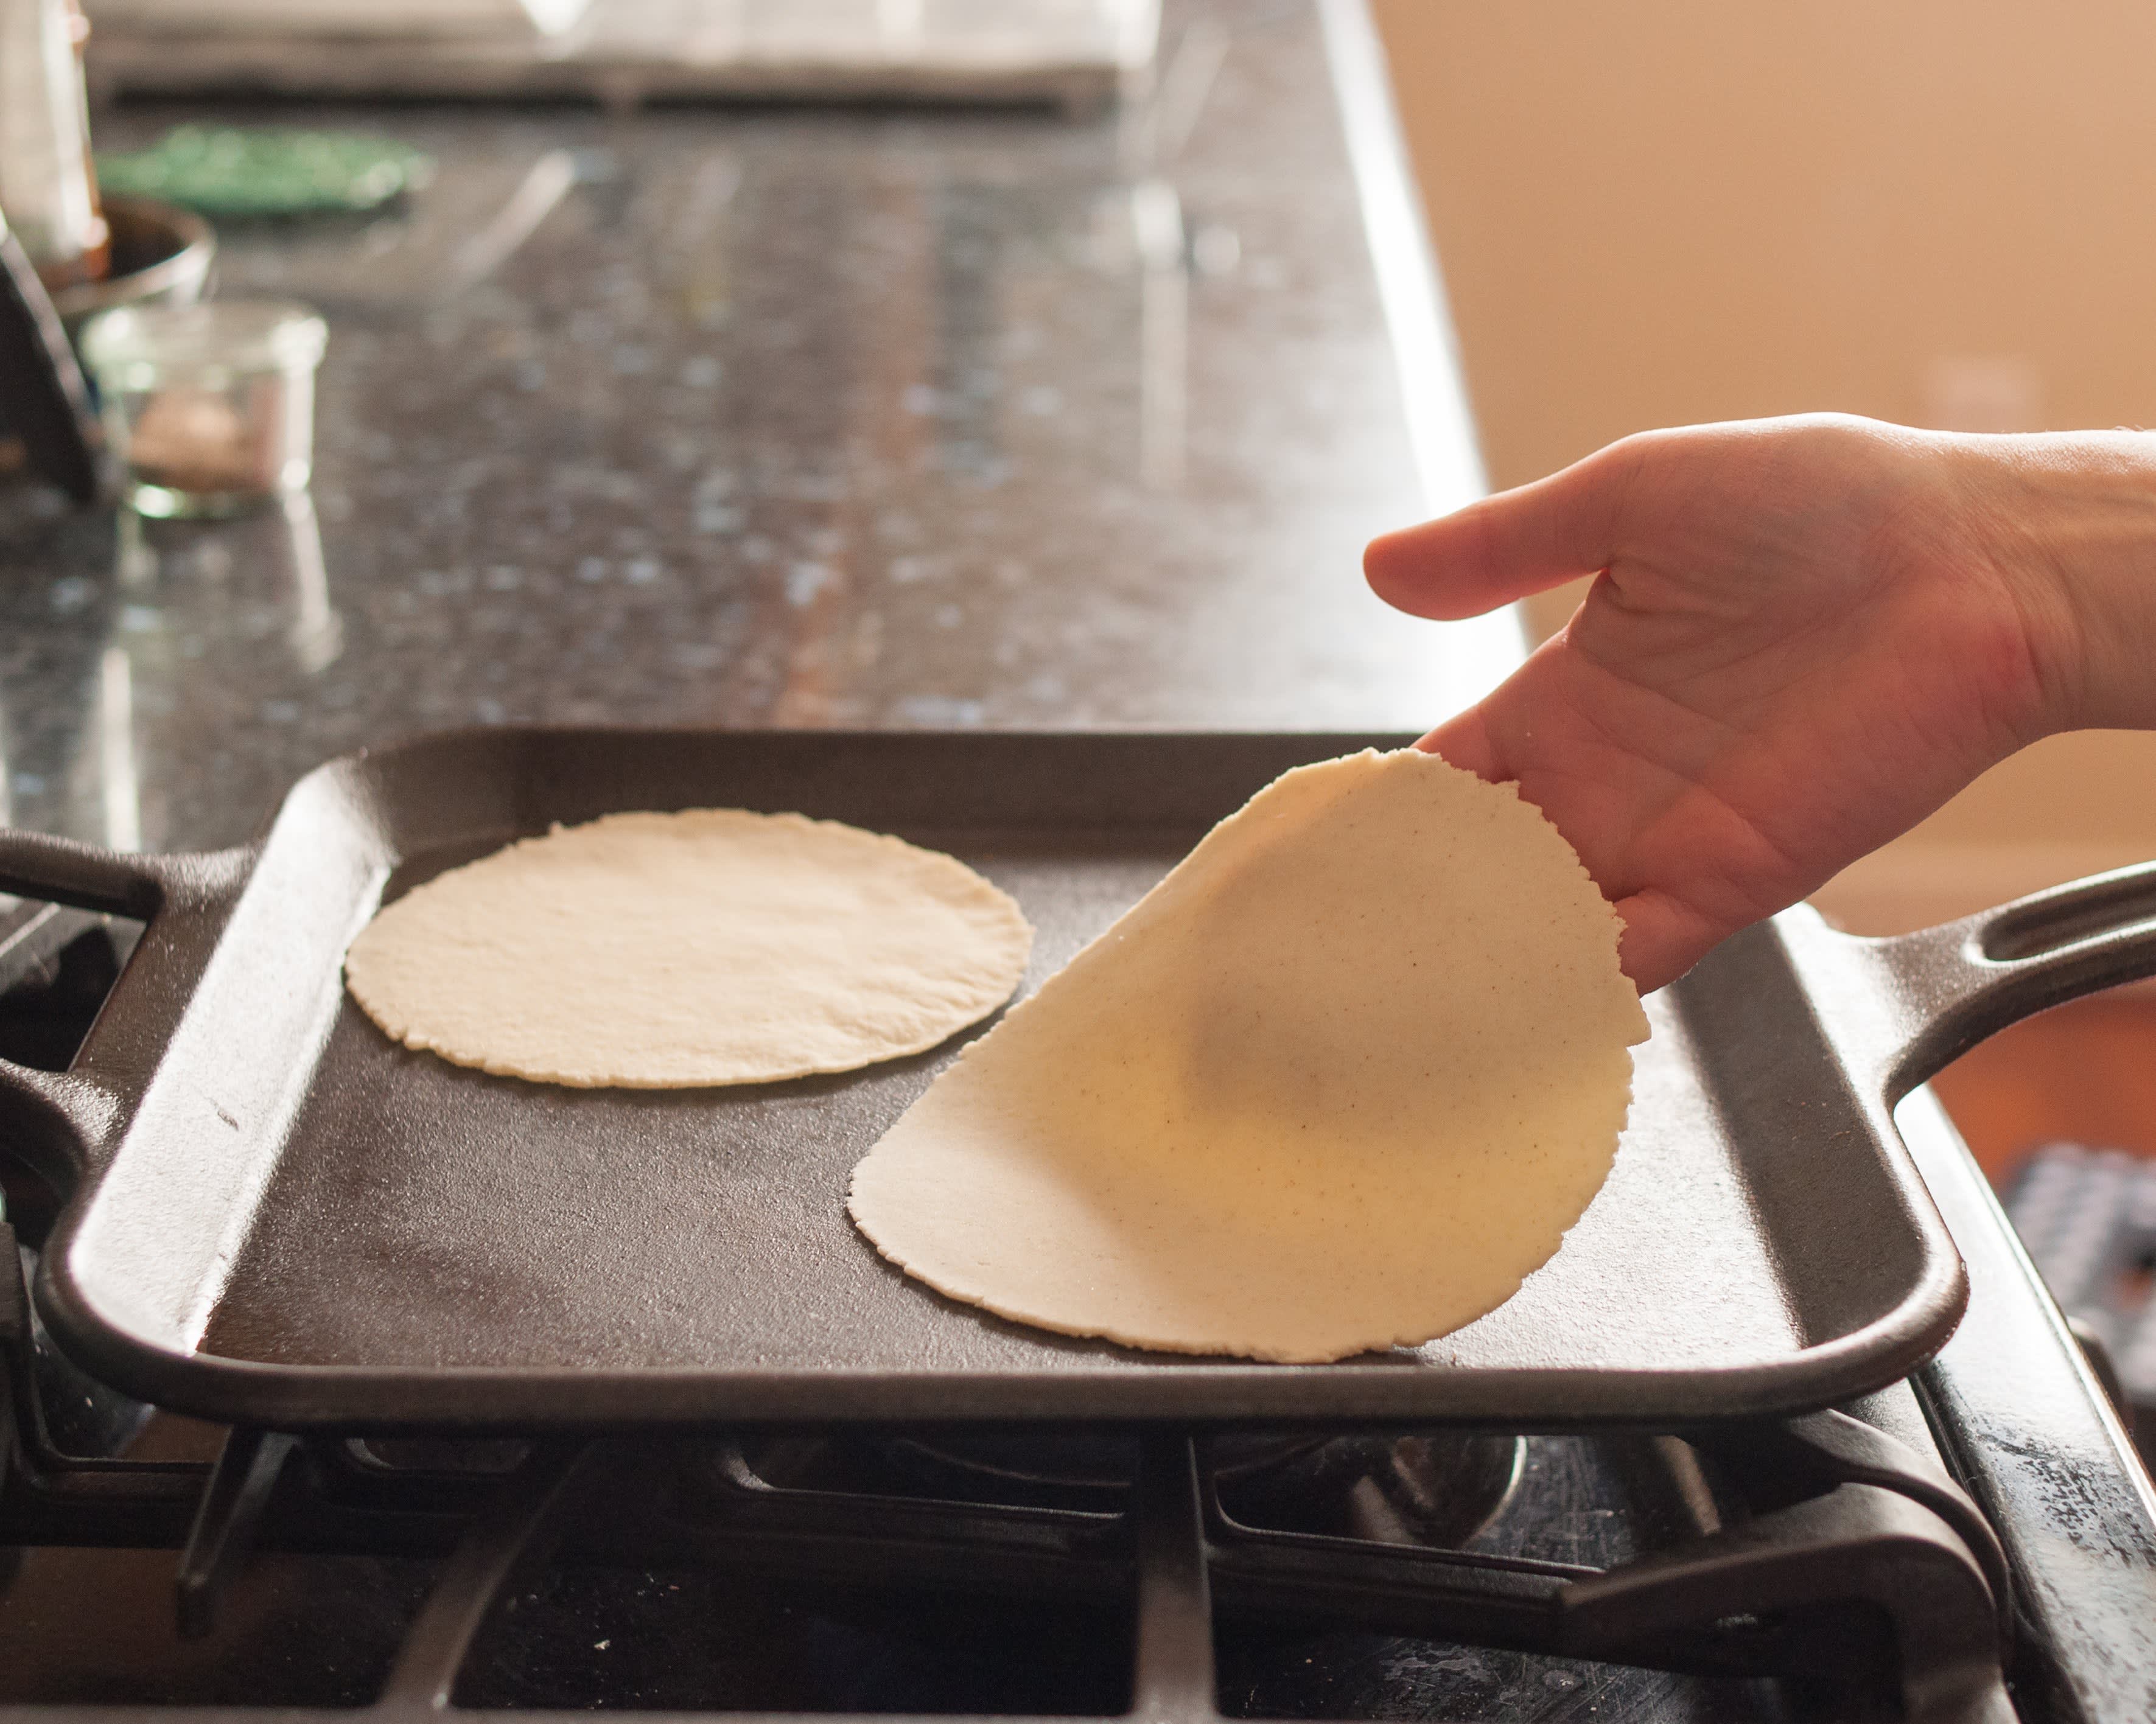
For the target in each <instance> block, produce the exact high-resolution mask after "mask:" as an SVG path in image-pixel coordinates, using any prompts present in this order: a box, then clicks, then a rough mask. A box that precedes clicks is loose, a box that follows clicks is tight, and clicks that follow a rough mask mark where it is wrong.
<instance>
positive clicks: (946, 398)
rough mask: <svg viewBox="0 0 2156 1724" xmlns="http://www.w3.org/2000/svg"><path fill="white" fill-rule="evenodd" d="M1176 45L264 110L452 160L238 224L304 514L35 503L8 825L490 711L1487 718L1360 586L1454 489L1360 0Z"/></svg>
mask: <svg viewBox="0 0 2156 1724" xmlns="http://www.w3.org/2000/svg"><path fill="white" fill-rule="evenodd" d="M1354 15H1355V16H1358V17H1359V13H1356V14H1354ZM1335 23H1336V26H1337V19H1336V21H1335ZM1163 55H1164V57H1165V61H1166V64H1165V69H1164V73H1163V78H1162V79H1161V80H1160V84H1159V90H1160V95H1158V98H1157V99H1156V100H1152V101H1149V102H1146V103H1142V104H1134V105H1131V106H1129V107H1127V108H1126V109H1125V110H1123V111H1122V112H1121V113H1119V114H1111V115H1106V116H1104V117H1101V118H1098V119H1092V120H1084V121H1072V120H1070V119H1067V118H1063V117H1058V116H1055V115H1049V114H1029V113H1019V112H1002V113H993V114H982V113H973V114H966V113H942V112H932V111H925V110H918V111H906V110H843V109H827V110H811V109H792V110H786V109H775V108H774V109H764V110H754V109H737V110H725V109H717V108H704V109H696V108H674V109H656V110H645V111H640V112H636V113H630V114H606V113H602V112H599V111H596V110H585V109H579V108H574V107H558V108H524V109H517V108H501V109H494V108H447V107H433V108H430V107H424V106H418V107H403V108H380V107H364V106H354V107H352V108H349V109H344V108H336V107H322V106H315V107H311V108H309V109H308V110H305V112H304V114H303V115H301V114H295V113H293V112H290V111H286V112H279V111H276V110H244V111H243V110H234V111H233V113H232V114H231V115H230V116H228V117H234V118H244V119H254V118H259V119H262V120H264V121H290V120H293V119H301V120H303V121H304V122H305V123H306V124H309V125H314V126H336V127H340V128H344V129H348V130H356V131H379V132H382V133H385V134H388V135H392V136H397V137H399V138H403V139H406V140H408V141H411V142H413V143H415V144H417V145H418V146H421V147H423V148H424V149H426V150H427V151H429V152H431V153H432V154H433V155H434V156H435V157H436V158H437V160H438V161H439V169H440V171H439V177H438V179H437V180H436V182H435V183H434V185H433V186H432V187H430V188H429V189H428V190H427V191H425V192H423V193H422V194H420V195H419V196H418V197H417V198H414V199H413V200H412V202H411V203H410V206H409V207H408V208H401V209H398V210H395V211H393V212H391V213H387V214H383V215H381V216H379V217H377V218H372V219H367V220H351V221H339V222H333V223H326V224H316V225H258V226H254V227H246V226H239V225H232V226H228V228H226V229H225V231H224V232H223V233H222V235H221V241H222V249H221V251H220V254H219V259H218V282H219V290H220V291H221V292H222V293H223V294H224V295H290V296H293V297H296V298H300V299H303V300H308V301H310V302H311V303H312V304H314V305H316V306H317V307H319V308H320V309H321V310H322V312H323V313H324V314H325V316H326V317H327V319H328V321H329V326H330V331H331V335H330V346H329V351H328V357H327V359H326V362H325V363H324V366H323V368H322V372H321V378H320V394H319V403H318V408H317V421H316V423H317V448H316V471H315V481H314V485H313V489H312V494H311V498H310V499H307V500H302V501H300V502H299V503H297V504H295V505H294V506H293V507H291V508H290V509H288V510H286V511H284V512H282V513H277V512H271V513H268V514H264V515H260V516H254V517H252V518H249V519H246V520H243V521H235V522H230V523H223V524H197V523H186V522H154V521H152V522H146V521H140V520H138V519H136V517H134V516H131V515H128V514H124V513H123V514H119V515H115V513H114V512H113V511H105V512H102V513H87V514H85V513H75V512H71V511H69V510H67V508H66V507H65V505H64V504H63V502H62V501H61V500H60V499H59V496H58V495H57V494H55V493H52V492H49V491H47V490H41V489H39V488H38V487H36V486H34V485H30V484H28V483H25V482H22V481H19V480H17V481H10V482H9V483H8V485H6V486H5V487H4V488H0V817H4V820H5V822H6V823H8V824H16V825H20V826H26V827H31V828H37V829H45V830H49V831H54V832H60V833H65V834H71V835H74V836H78V837H81V838H85V839H92V840H95V841H99V842H105V843H111V844H119V845H121V846H140V847H143V848H147V849H182V848H194V847H203V846H209V845H215V844H226V843H230V842H233V841H235V840H238V839H242V838H244V837H245V836H246V835H247V834H249V832H251V831H252V830H254V829H255V828H256V827H257V826H258V825H259V824H260V823H261V821H262V820H263V819H264V818H265V817H266V816H267V814H268V813H269V811H270V810H271V808H273V806H274V805H275V802H276V800H277V798H279V797H280V795H281V794H282V793H283V791H284V790H285V788H286V787H287V786H288V785H289V784H290V782H292V780H293V779H295V777H298V776H299V775H300V773H302V772H305V771H306V770H307V769H308V768H309V767H312V766H314V765H315V764H316V763H317V762H320V761H321V760H323V759H324V758H326V757H329V756H331V755H335V754H338V753H341V752H345V751H347V750H350V749H352V748H355V747H360V746H362V745H364V744H369V743H374V742H379V741H386V740H388V739H389V738H391V737H393V736H398V735H401V734H404V733H408V732H410V731H416V730H421V729H426V728H432V727H438V726H454V725H467V724H475V723H478V724H495V723H513V722H516V721H557V722H605V723H640V722H648V723H668V724H696V725H716V726H932V727H954V726H989V727H1065V726H1148V727H1198V728H1207V729H1214V728H1236V729H1246V728H1283V729H1313V728H1331V727H1399V728H1414V727H1419V726H1422V725H1424V724H1425V723H1427V722H1429V721H1432V720H1433V719H1435V717H1437V716H1442V714H1443V713H1444V712H1445V711H1450V710H1451V709H1452V707H1454V706H1456V705H1457V704H1459V700H1460V698H1462V693H1461V690H1460V687H1459V686H1458V685H1457V682H1458V680H1457V678H1456V677H1450V678H1449V676H1448V673H1447V671H1446V668H1445V666H1446V664H1447V662H1448V661H1447V660H1446V658H1445V646H1444V642H1445V639H1446V638H1447V637H1446V636H1445V632H1444V631H1443V630H1442V629H1439V628H1437V627H1435V626H1434V625H1430V624H1427V623H1417V622H1414V621H1413V620H1411V619H1409V618H1403V617H1399V616H1397V615H1395V614H1394V613H1391V612H1389V610H1387V609H1386V608H1384V607H1383V606H1382V605H1381V604H1379V603H1378V602H1377V601H1376V600H1375V599H1374V598H1372V597H1371V596H1370V595H1369V594H1368V592H1367V591H1366V590H1365V588H1364V587H1363V582H1362V581H1361V578H1360V575H1359V572H1358V557H1359V552H1360V550H1361V546H1362V545H1363V541H1364V540H1365V539H1366V538H1367V537H1368V536H1369V535H1370V534H1372V533H1373V532H1375V531H1379V530H1381V529H1383V528H1385V527H1388V526H1394V525H1398V524H1400V523H1402V522H1404V521H1409V520H1411V519H1414V518H1418V517H1419V516H1421V515H1423V514H1424V513H1426V512H1427V511H1426V509H1425V507H1424V499H1425V496H1426V495H1428V493H1429V492H1430V489H1431V485H1432V481H1431V478H1430V462H1429V459H1427V451H1424V459H1423V460H1422V462H1421V464H1420V467H1419V466H1418V460H1417V453H1416V449H1414V447H1412V446H1411V439H1410V436H1409V423H1408V420H1407V418H1406V417H1405V414H1404V396H1403V389H1402V382H1401V366H1400V362H1399V357H1398V355H1397V353H1396V348H1395V343H1394V339H1393V337H1392V336H1391V334H1390V333H1389V326H1388V323H1387V316H1386V306H1385V304H1384V302H1383V297H1382V295H1381V293H1380V280H1379V277H1378V272H1377V270H1376V269H1375V268H1374V267H1373V259H1372V248H1371V245H1370V243H1369V239H1368V233H1367V232H1366V228H1365V225H1364V213H1363V202H1362V201H1361V197H1358V179H1357V177H1356V176H1355V174H1354V173H1353V172H1351V167H1350V156H1349V147H1350V139H1351V136H1352V127H1351V126H1350V125H1343V123H1342V107H1341V105H1340V101H1339V98H1338V96H1337V94H1336V90H1335V87H1334V83H1333V81H1332V78H1331V77H1330V76H1329V75H1328V72H1327V66H1328V61H1327V44H1326V35H1325V31H1324V29H1323V28H1322V20H1321V17H1320V14H1319V12H1318V10H1317V8H1316V7H1315V6H1312V5H1306V4H1301V3H1272V4H1265V5H1245V4H1229V3H1216V4H1201V3H1189V4H1182V5H1171V6H1170V7H1169V8H1168V12H1167V15H1166V19H1165V23H1164V25H1163ZM1355 111H1356V110H1355V108H1354V106H1353V104H1351V105H1350V107H1349V109H1348V110H1347V113H1348V117H1349V120H1350V121H1351V122H1352V121H1353V119H1354V117H1355ZM191 117H201V116H200V114H199V111H198V110H196V111H186V110H177V109H173V110H165V109H157V108H136V107H123V108H120V109H117V110H113V111H111V112H110V113H107V114H104V115H100V117H99V136H100V143H101V144H102V145H104V146H108V147H115V146H128V145H131V144H135V143H140V142H146V141H149V140H150V139H151V138H153V137H155V136H157V135H158V134H159V133H160V132H162V131H163V130H164V128H165V127H166V126H169V125H171V124H172V123H174V122H175V121H178V120H180V119H182V118H191ZM1365 179H1366V180H1367V175H1366V176H1365ZM1359 192H1361V194H1362V195H1363V196H1367V195H1368V185H1367V184H1360V185H1359ZM535 215H536V220H531V221H527V220H526V218H533V217H535ZM527 225H528V226H529V228H530V231H529V233H528V234H526V235H525V236H524V237H522V238H521V243H512V242H515V241H516V240H517V239H518V229H519V228H521V227H524V226H527ZM1395 315H1396V316H1397V308H1395ZM1420 387H1423V388H1424V389H1425V390H1428V389H1430V388H1433V387H1435V388H1440V389H1441V388H1445V387H1450V388H1453V389H1455V390H1456V387H1457V383H1456V379H1451V378H1449V377H1440V378H1437V379H1435V382H1433V380H1431V379H1430V378H1429V377H1424V379H1423V382H1422V383H1421V385H1420ZM1467 462H1468V464H1470V465H1471V456H1470V457H1468V458H1467ZM1450 482H1456V484H1457V485H1460V486H1467V487H1471V485H1472V483H1473V479H1472V475H1471V472H1469V471H1468V470H1467V467H1466V466H1463V467H1462V469H1461V470H1460V473H1459V474H1457V475H1454V480H1453V481H1450ZM1467 692H1468V693H1470V694H1471V693H1472V692H1473V691H1472V690H1468V691H1467Z"/></svg>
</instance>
